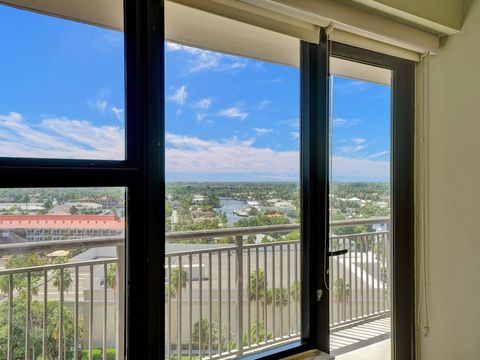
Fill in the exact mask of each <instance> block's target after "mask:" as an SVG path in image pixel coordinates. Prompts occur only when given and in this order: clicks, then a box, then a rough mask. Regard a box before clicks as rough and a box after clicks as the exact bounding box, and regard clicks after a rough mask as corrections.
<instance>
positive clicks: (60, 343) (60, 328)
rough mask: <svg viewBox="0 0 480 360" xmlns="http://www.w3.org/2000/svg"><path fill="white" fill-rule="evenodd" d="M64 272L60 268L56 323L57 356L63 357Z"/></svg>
mask: <svg viewBox="0 0 480 360" xmlns="http://www.w3.org/2000/svg"><path fill="white" fill-rule="evenodd" d="M64 276H65V273H64V269H60V289H59V290H60V304H59V308H60V309H59V321H58V322H59V325H58V334H59V335H58V354H59V355H58V358H59V359H62V358H63V302H64V298H63V287H64V282H63V279H64Z"/></svg>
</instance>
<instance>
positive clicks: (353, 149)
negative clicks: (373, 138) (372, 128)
mask: <svg viewBox="0 0 480 360" xmlns="http://www.w3.org/2000/svg"><path fill="white" fill-rule="evenodd" d="M365 148H366V145H354V146H340V147H339V148H338V150H339V151H340V152H341V153H342V154H356V153H358V152H360V151H362V150H363V149H365Z"/></svg>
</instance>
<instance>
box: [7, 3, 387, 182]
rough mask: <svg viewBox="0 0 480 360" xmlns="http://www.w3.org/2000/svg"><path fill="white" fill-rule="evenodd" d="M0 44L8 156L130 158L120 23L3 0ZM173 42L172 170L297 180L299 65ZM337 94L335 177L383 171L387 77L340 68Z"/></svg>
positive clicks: (169, 91) (207, 176)
mask: <svg viewBox="0 0 480 360" xmlns="http://www.w3.org/2000/svg"><path fill="white" fill-rule="evenodd" d="M12 33H15V37H12V36H11V34H12ZM0 53H1V54H2V66H1V67H0V79H2V81H1V83H0V155H3V156H25V157H57V158H91V159H123V158H124V122H125V120H124V70H123V68H124V62H123V56H124V52H123V35H122V34H121V33H118V32H115V31H111V30H106V29H101V28H97V27H94V26H88V25H85V24H79V23H74V22H70V21H66V20H60V19H56V18H51V17H47V16H41V15H38V14H34V13H29V12H25V11H20V10H16V9H13V8H8V7H5V6H0ZM165 53H166V84H165V87H166V89H165V92H166V103H165V113H166V170H167V180H188V181H191V180H198V181H201V180H236V181H237V180H258V181H270V180H279V181H282V180H293V181H296V180H298V172H299V170H298V169H299V152H298V151H299V138H298V134H299V101H300V99H299V96H300V93H299V87H300V84H299V70H298V69H296V68H292V67H287V66H283V65H276V64H270V63H266V62H261V61H257V60H250V59H244V58H239V57H235V56H230V55H225V54H219V53H213V52H209V51H205V50H199V49H194V48H190V47H185V46H181V45H176V44H171V43H170V44H169V43H167V44H166V52H165ZM334 94H335V96H334V99H333V114H332V115H333V143H332V144H333V175H334V180H346V181H348V180H386V179H387V178H388V166H389V164H388V159H389V152H388V150H389V116H390V115H389V111H390V109H389V106H390V104H389V98H390V90H389V88H388V87H386V86H382V85H375V84H369V83H365V82H361V81H357V80H352V79H344V78H335V79H334Z"/></svg>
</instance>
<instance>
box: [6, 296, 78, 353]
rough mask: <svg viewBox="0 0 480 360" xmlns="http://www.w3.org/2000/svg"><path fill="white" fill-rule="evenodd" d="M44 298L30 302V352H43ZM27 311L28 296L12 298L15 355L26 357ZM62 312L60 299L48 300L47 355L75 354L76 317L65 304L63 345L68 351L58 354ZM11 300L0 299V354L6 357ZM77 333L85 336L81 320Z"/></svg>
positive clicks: (13, 347)
mask: <svg viewBox="0 0 480 360" xmlns="http://www.w3.org/2000/svg"><path fill="white" fill-rule="evenodd" d="M43 306H44V304H43V302H40V301H38V300H33V301H32V302H31V321H30V323H31V331H30V346H31V353H32V354H33V353H35V354H36V355H37V354H41V353H42V339H43V330H42V329H43ZM25 314H26V301H25V298H22V297H16V298H15V299H14V300H13V314H12V319H13V328H12V349H13V356H12V358H13V359H24V358H25V332H26V327H25V322H26V321H25ZM59 315H60V307H59V303H58V301H49V302H48V303H47V324H48V326H47V332H46V335H47V348H46V353H47V354H46V359H47V360H54V359H55V360H56V359H59V358H61V359H63V358H64V357H65V358H66V359H72V358H73V344H74V326H75V318H74V315H73V313H72V311H70V310H69V309H68V308H67V307H64V308H63V334H64V344H63V349H64V351H66V353H64V354H62V355H63V356H59V353H58V340H59V318H60V317H59ZM7 324H8V302H7V301H2V302H0V358H1V359H6V358H7V349H8V336H7V334H8V325H7ZM78 325H79V327H78V337H79V338H81V337H82V336H83V332H84V327H83V324H82V323H79V324H78Z"/></svg>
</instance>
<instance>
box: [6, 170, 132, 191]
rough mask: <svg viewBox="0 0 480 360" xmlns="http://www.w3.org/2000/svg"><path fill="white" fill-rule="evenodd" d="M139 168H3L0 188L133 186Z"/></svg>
mask: <svg viewBox="0 0 480 360" xmlns="http://www.w3.org/2000/svg"><path fill="white" fill-rule="evenodd" d="M138 176H139V174H138V171H137V170H136V169H113V168H101V169H100V168H62V167H56V168H48V167H28V168H25V167H1V168H0V188H70V187H117V186H118V187H133V186H136V184H137V183H138V180H137V179H138Z"/></svg>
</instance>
